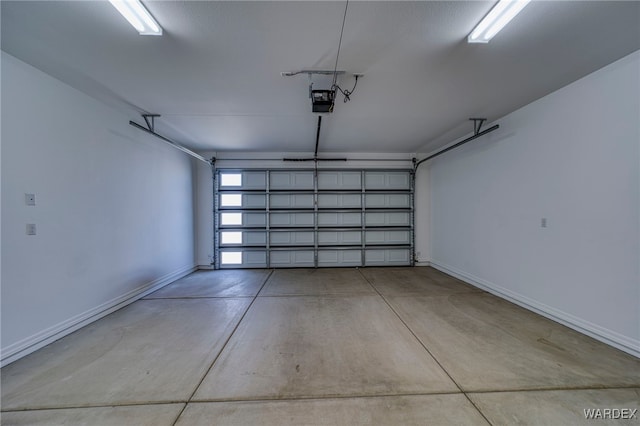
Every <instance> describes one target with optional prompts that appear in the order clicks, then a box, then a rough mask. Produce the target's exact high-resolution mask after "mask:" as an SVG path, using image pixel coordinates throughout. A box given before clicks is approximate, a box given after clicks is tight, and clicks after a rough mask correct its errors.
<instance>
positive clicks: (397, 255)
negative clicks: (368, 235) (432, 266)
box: [365, 249, 411, 266]
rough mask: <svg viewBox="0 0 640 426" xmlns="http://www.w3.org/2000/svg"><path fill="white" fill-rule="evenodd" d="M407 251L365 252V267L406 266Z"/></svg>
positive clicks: (408, 257) (369, 250) (408, 256)
mask: <svg viewBox="0 0 640 426" xmlns="http://www.w3.org/2000/svg"><path fill="white" fill-rule="evenodd" d="M410 254H411V251H410V250H409V249H384V250H374V249H368V250H365V266H389V265H408V264H409V262H410V260H411V259H410Z"/></svg>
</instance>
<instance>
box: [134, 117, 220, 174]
mask: <svg viewBox="0 0 640 426" xmlns="http://www.w3.org/2000/svg"><path fill="white" fill-rule="evenodd" d="M156 117H160V114H142V118H144V121H145V122H146V123H147V127H144V126H143V125H141V124H138V123H136V122H135V121H129V124H130V125H132V126H133V127H135V128H137V129H140V130H142V131H145V132H147V133H150V134H152V135H153V136H155V137H157V138H158V139H160V140H162V141H163V142H164V143H167V144H169V145H171V146H172V147H174V148H176V149H179V150H180V151H182V152H184V153H185V154H189V155H190V156H192V157H194V158H197V159H198V160H200V161H204V162H205V163H207V164H211V163H210V162H209V160H207V159H206V158H204V157H203V156H202V155H200V154H197V153H195V152H193V151H191V150H190V149H189V148H185V147H184V146H182V145H180V144H179V143H176V142H174V141H172V140H171V139H169V138H167V137H164V136H162V135H159V134H157V133H156V132H155V131H154V128H155V118H156Z"/></svg>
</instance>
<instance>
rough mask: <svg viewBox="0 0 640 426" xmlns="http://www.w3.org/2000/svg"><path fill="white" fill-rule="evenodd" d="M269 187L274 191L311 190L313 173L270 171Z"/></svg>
mask: <svg viewBox="0 0 640 426" xmlns="http://www.w3.org/2000/svg"><path fill="white" fill-rule="evenodd" d="M269 186H270V187H271V189H274V190H285V189H292V190H302V189H310V190H312V189H313V187H314V185H313V172H292V171H286V172H284V171H283V172H280V171H277V172H276V171H272V172H271V174H270V175H269Z"/></svg>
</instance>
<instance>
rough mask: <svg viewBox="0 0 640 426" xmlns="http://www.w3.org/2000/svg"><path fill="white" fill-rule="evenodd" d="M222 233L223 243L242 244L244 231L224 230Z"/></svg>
mask: <svg viewBox="0 0 640 426" xmlns="http://www.w3.org/2000/svg"><path fill="white" fill-rule="evenodd" d="M220 234H221V236H222V241H221V242H222V244H242V232H236V231H223V232H221V233H220Z"/></svg>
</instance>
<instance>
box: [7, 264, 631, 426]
mask: <svg viewBox="0 0 640 426" xmlns="http://www.w3.org/2000/svg"><path fill="white" fill-rule="evenodd" d="M1 384H2V413H1V415H2V417H1V421H2V424H3V425H63V424H64V425H76V424H77V425H154V426H162V425H174V424H177V425H180V426H188V425H212V424H216V425H218V424H221V425H224V424H231V425H251V424H263V425H303V424H318V425H325V424H326V425H329V424H332V425H335V424H345V425H351V424H380V425H400V424H403V425H404V424H406V425H412V424H416V425H418V424H420V425H422V424H430V425H438V424H470V425H476V424H478V425H486V424H494V425H510V424H540V425H572V424H576V425H578V424H585V423H593V424H598V425H601V424H602V425H604V424H618V425H619V424H625V425H626V424H640V414H636V415H635V418H633V419H629V420H593V421H588V420H586V419H585V415H584V411H583V410H584V409H598V408H600V409H632V410H633V409H640V360H639V359H637V358H634V357H632V356H630V355H627V354H624V353H623V352H620V351H618V350H616V349H613V348H611V347H609V346H606V345H604V344H602V343H599V342H597V341H595V340H593V339H591V338H588V337H586V336H584V335H582V334H579V333H577V332H574V331H572V330H570V329H568V328H566V327H563V326H561V325H559V324H557V323H554V322H552V321H549V320H547V319H545V318H542V317H540V316H538V315H536V314H533V313H531V312H529V311H526V310H524V309H522V308H519V307H517V306H515V305H512V304H510V303H508V302H505V301H503V300H501V299H499V298H496V297H494V296H492V295H489V294H487V293H485V292H482V291H479V290H477V289H475V288H473V287H471V286H469V285H467V284H464V283H462V282H461V281H458V280H456V279H454V278H451V277H449V276H447V275H445V274H443V273H441V272H439V271H436V270H435V269H432V268H366V269H360V270H358V269H317V270H313V269H296V270H276V271H273V272H272V271H266V270H244V271H200V272H196V273H194V274H192V275H190V276H188V277H185V278H183V279H182V280H179V281H177V282H175V283H173V284H171V285H169V286H167V287H165V288H163V289H161V290H159V291H157V292H155V293H153V294H151V295H149V296H147V297H146V298H144V299H142V300H140V301H138V302H135V303H134V304H132V305H130V306H128V307H126V308H124V309H121V310H119V311H117V312H115V313H113V314H111V315H109V316H108V317H105V318H103V319H101V320H99V321H97V322H95V323H93V324H91V325H89V326H87V327H85V328H83V329H81V330H79V331H77V332H75V333H73V334H71V335H69V336H67V337H65V338H63V339H60V340H58V341H57V342H55V343H53V344H51V345H49V346H47V347H45V348H43V349H41V350H39V351H37V352H35V353H33V354H31V355H29V356H27V357H25V358H23V359H21V360H19V361H16V362H14V363H13V364H10V365H8V366H6V367H5V368H3V369H2V383H1ZM621 422H622V423H621Z"/></svg>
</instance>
